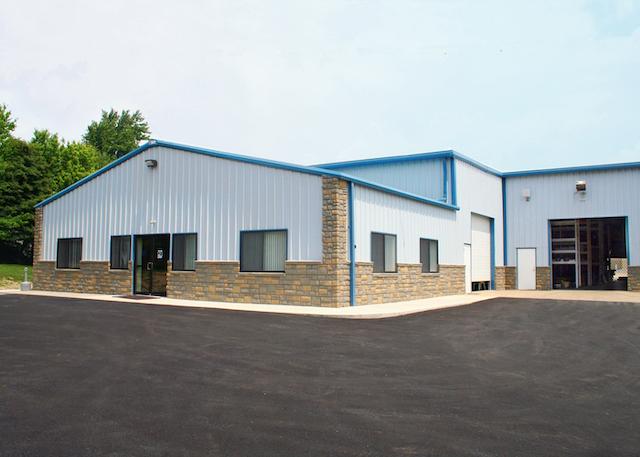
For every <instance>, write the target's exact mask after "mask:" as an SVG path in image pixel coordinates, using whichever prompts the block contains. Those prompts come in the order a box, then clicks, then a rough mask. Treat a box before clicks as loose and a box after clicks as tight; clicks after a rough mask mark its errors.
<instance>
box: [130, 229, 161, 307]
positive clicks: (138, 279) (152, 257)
mask: <svg viewBox="0 0 640 457" xmlns="http://www.w3.org/2000/svg"><path fill="white" fill-rule="evenodd" d="M135 240H136V242H135V244H136V248H135V271H134V278H133V279H134V291H135V293H136V294H146V295H162V296H165V295H167V260H168V257H169V235H136V236H135Z"/></svg>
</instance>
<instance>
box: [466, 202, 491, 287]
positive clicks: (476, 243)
mask: <svg viewBox="0 0 640 457" xmlns="http://www.w3.org/2000/svg"><path fill="white" fill-rule="evenodd" d="M471 281H473V282H477V281H491V222H490V220H489V218H488V217H484V216H478V215H477V214H472V215H471Z"/></svg>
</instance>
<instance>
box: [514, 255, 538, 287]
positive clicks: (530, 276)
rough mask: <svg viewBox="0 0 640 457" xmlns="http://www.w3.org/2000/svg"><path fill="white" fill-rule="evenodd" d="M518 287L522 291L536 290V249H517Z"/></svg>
mask: <svg viewBox="0 0 640 457" xmlns="http://www.w3.org/2000/svg"><path fill="white" fill-rule="evenodd" d="M516 257H517V259H518V260H517V265H516V275H517V285H518V289H520V290H535V288H536V250H535V248H518V249H516Z"/></svg>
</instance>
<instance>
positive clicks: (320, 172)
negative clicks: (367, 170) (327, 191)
mask: <svg viewBox="0 0 640 457" xmlns="http://www.w3.org/2000/svg"><path fill="white" fill-rule="evenodd" d="M153 147H164V148H168V149H176V150H180V151H187V152H193V153H195V154H202V155H207V156H211V157H217V158H221V159H228V160H235V161H238V162H244V163H251V164H255V165H262V166H266V167H271V168H276V169H281V170H289V171H295V172H299V173H306V174H311V175H316V176H328V177H334V178H339V179H343V180H345V181H348V182H352V183H355V184H358V185H361V186H364V187H368V188H370V189H375V190H379V191H381V192H385V193H388V194H392V195H397V196H399V197H403V198H407V199H410V200H415V201H418V202H420V203H426V204H428V205H433V206H437V207H440V208H444V209H449V210H454V211H458V210H459V209H460V208H458V207H456V206H455V205H450V204H448V203H444V202H441V201H438V200H433V199H431V198H427V197H423V196H420V195H416V194H413V193H411V192H405V191H402V190H399V189H395V188H393V187H389V186H384V185H381V184H377V183H374V182H370V181H367V180H365V179H360V178H357V177H355V176H350V175H348V174H344V173H340V172H335V171H331V170H325V169H321V168H316V167H307V166H303V165H294V164H290V163H286V162H278V161H275V160H269V159H259V158H256V157H249V156H244V155H239V154H231V153H228V152H221V151H216V150H213V149H204V148H199V147H194V146H187V145H183V144H178V143H171V142H168V141H161V140H151V141H149V142H148V143H145V144H143V145H142V146H140V147H139V148H137V149H134V150H133V151H131V152H130V153H128V154H126V155H124V156H122V157H120V158H119V159H117V160H114V161H113V162H111V163H110V164H108V165H106V166H104V167H103V168H101V169H99V170H98V171H96V172H95V173H92V174H90V175H89V176H86V177H85V178H82V179H81V180H79V181H77V182H76V183H74V184H72V185H71V186H69V187H67V188H66V189H63V190H61V191H60V192H58V193H57V194H54V195H52V196H51V197H49V198H47V199H45V200H43V201H41V202H40V203H37V204H36V205H35V208H40V207H42V206H45V205H47V204H49V203H51V202H52V201H54V200H57V199H58V198H60V197H62V196H64V195H66V194H68V193H69V192H71V191H72V190H74V189H77V188H78V187H80V186H82V185H83V184H86V183H87V182H89V181H91V180H92V179H95V178H97V177H98V176H100V175H102V174H103V173H106V172H107V171H109V170H111V169H112V168H115V167H117V166H118V165H120V164H121V163H123V162H125V161H127V160H129V159H131V158H132V157H135V156H136V155H138V154H140V153H142V152H144V151H146V150H147V149H150V148H153Z"/></svg>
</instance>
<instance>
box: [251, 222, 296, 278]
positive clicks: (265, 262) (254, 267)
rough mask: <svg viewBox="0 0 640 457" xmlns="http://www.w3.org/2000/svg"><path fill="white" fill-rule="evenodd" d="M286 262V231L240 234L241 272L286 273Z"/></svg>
mask: <svg viewBox="0 0 640 457" xmlns="http://www.w3.org/2000/svg"><path fill="white" fill-rule="evenodd" d="M286 260H287V231H286V230H260V231H249V232H240V271H247V272H251V271H253V272H258V271H275V272H284V263H285V261H286Z"/></svg>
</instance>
